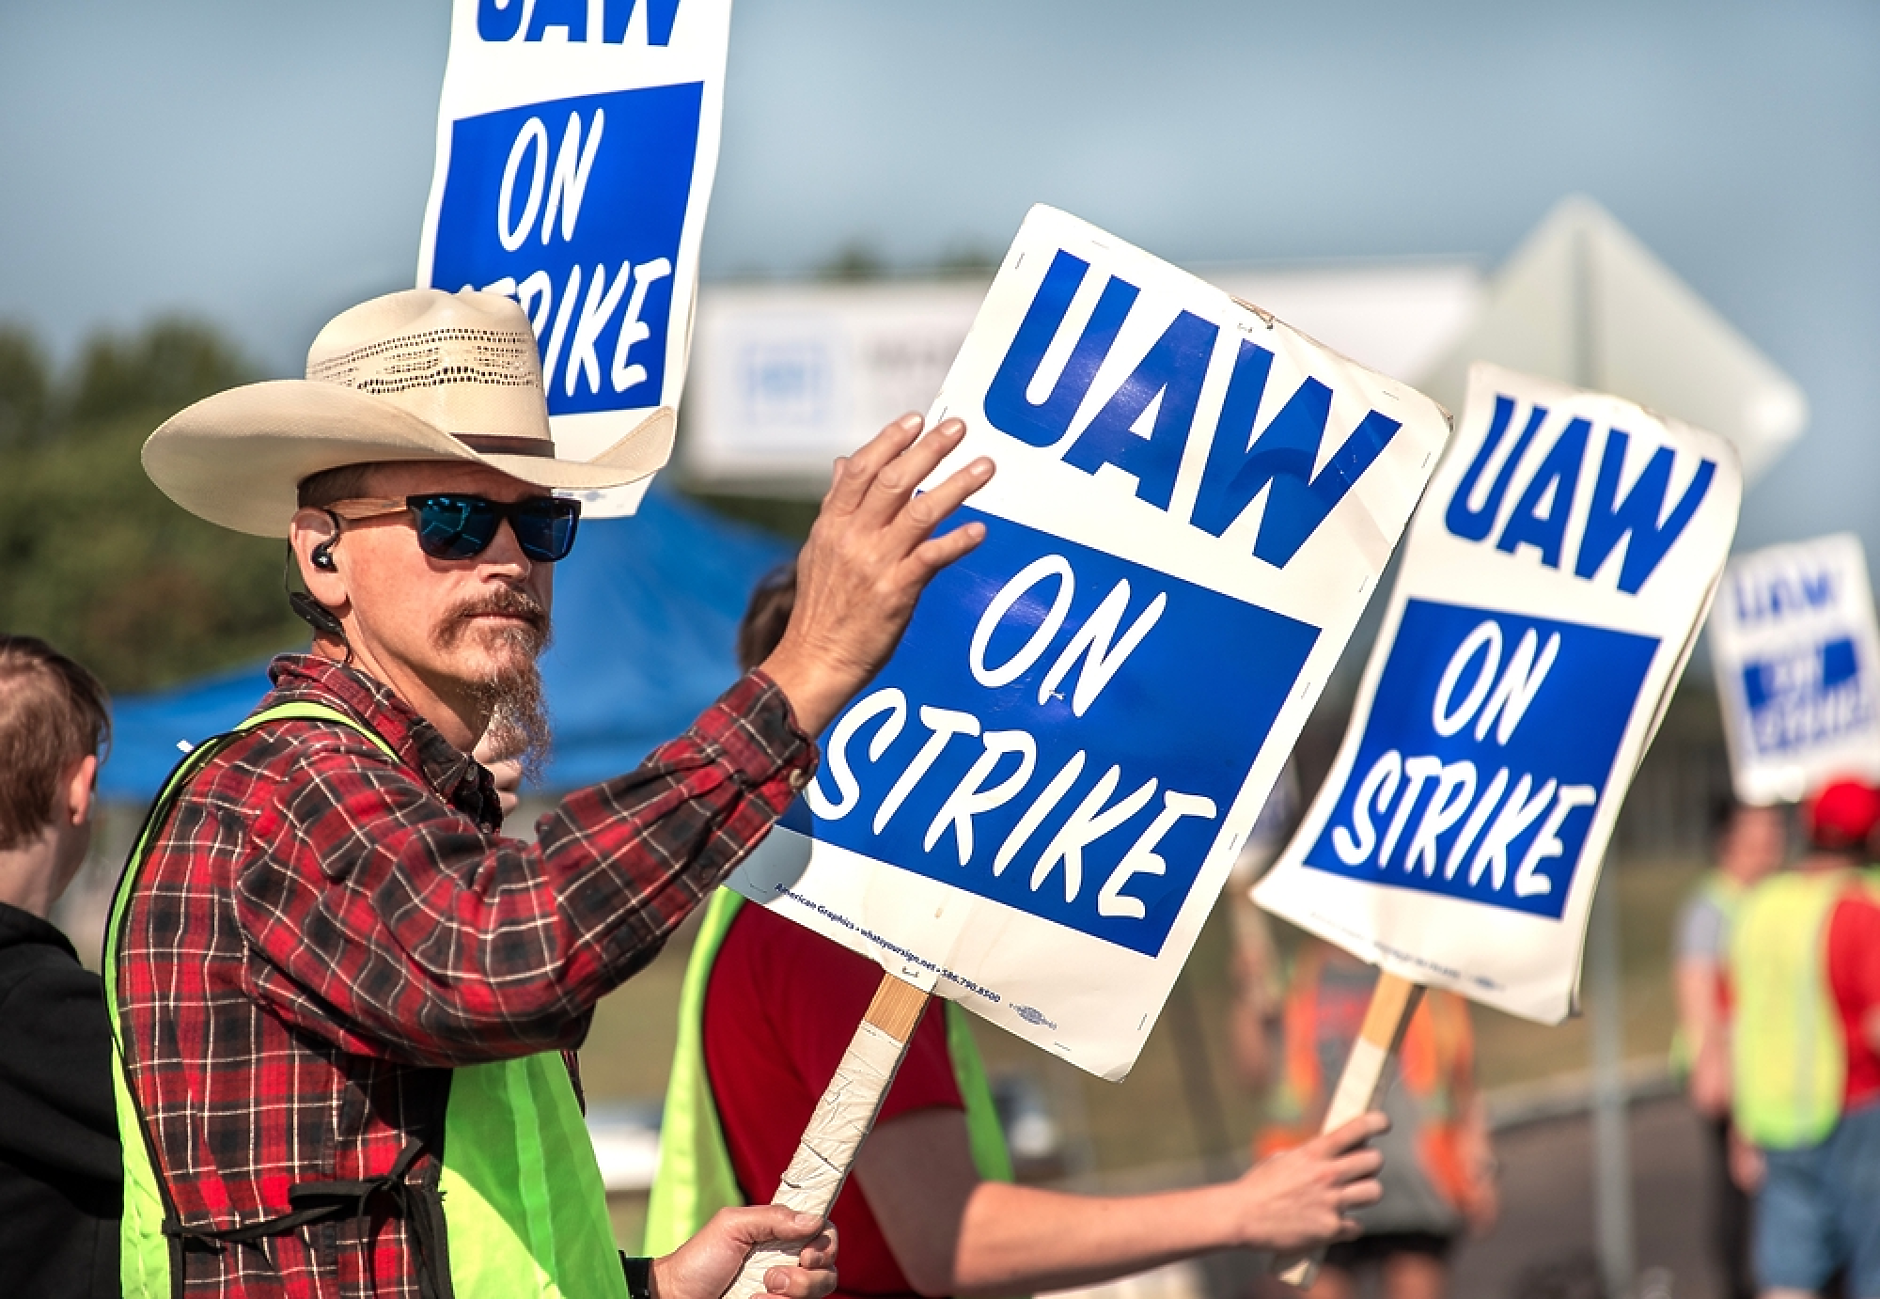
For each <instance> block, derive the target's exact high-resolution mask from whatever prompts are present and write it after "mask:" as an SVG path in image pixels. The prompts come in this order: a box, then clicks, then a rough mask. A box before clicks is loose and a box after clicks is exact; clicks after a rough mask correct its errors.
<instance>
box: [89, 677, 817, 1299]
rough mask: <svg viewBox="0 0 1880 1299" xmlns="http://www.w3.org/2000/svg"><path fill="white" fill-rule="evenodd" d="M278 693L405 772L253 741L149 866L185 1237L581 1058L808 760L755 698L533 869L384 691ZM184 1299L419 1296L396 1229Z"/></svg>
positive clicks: (389, 1158) (308, 1247)
mask: <svg viewBox="0 0 1880 1299" xmlns="http://www.w3.org/2000/svg"><path fill="white" fill-rule="evenodd" d="M272 673H273V678H274V684H275V689H274V692H273V693H272V694H270V695H269V696H268V698H267V699H266V700H265V701H263V706H264V707H266V706H271V705H274V704H278V703H285V702H288V701H314V702H319V703H323V704H328V705H331V706H334V707H337V708H339V709H341V710H342V711H344V712H346V713H348V714H350V715H351V716H353V717H356V718H358V719H359V720H360V721H361V722H363V723H365V724H366V725H367V726H368V727H370V728H371V729H372V730H373V731H375V732H376V733H377V734H379V735H380V736H382V737H384V739H385V740H386V742H387V743H388V744H390V746H391V747H392V749H393V751H394V752H396V753H397V754H398V757H399V761H398V762H396V763H394V762H392V761H391V760H390V759H388V758H387V757H386V755H385V754H384V752H383V751H381V750H380V749H378V748H377V747H376V746H374V745H373V744H372V742H371V741H370V740H369V739H367V738H366V737H365V736H363V735H360V734H359V733H357V732H356V731H353V730H351V729H350V728H346V727H342V726H340V725H338V724H337V723H331V722H322V721H283V722H275V723H270V724H268V725H266V726H263V727H260V728H258V729H257V730H255V731H254V732H252V733H250V734H248V735H246V736H243V737H242V738H239V739H237V740H235V741H233V742H231V743H230V744H229V745H228V747H227V748H225V749H223V750H222V752H221V753H219V754H217V755H216V756H215V757H214V758H212V759H211V760H210V761H209V762H208V764H207V765H206V766H205V767H204V768H203V770H202V771H201V772H200V773H198V775H197V776H196V778H195V779H194V781H193V782H192V783H191V785H190V787H189V788H188V790H187V791H186V792H185V793H184V795H183V796H182V798H181V799H180V801H179V802H178V803H177V805H176V808H175V810H174V812H173V813H172V815H171V817H170V819H169V823H168V825H167V826H166V827H165V828H164V830H163V832H162V835H161V837H160V838H159V840H158V841H157V843H156V845H155V846H154V847H153V849H152V851H151V854H150V856H149V859H148V860H147V861H146V862H145V864H144V868H143V872H142V875H141V877H140V878H139V881H138V884H137V889H136V895H135V897H134V898H133V900H132V902H131V906H130V910H129V913H128V917H127V921H126V926H125V931H124V934H123V938H122V942H121V950H120V955H119V1000H120V1013H121V1015H122V1020H123V1028H124V1033H125V1036H126V1052H127V1057H128V1063H129V1067H130V1070H131V1074H132V1077H133V1079H134V1083H135V1087H136V1090H137V1094H138V1097H139V1100H140V1102H141V1103H142V1105H143V1107H144V1112H145V1114H146V1116H147V1118H148V1120H149V1122H150V1124H151V1126H152V1127H153V1128H154V1132H155V1140H156V1147H157V1155H158V1160H159V1163H160V1166H161V1171H162V1175H163V1176H164V1177H165V1179H166V1180H167V1183H168V1186H169V1189H170V1193H171V1195H172V1196H173V1197H174V1200H175V1204H176V1208H177V1212H178V1214H179V1216H180V1217H181V1219H182V1221H183V1223H184V1224H185V1225H186V1226H188V1227H191V1228H213V1229H229V1228H233V1227H236V1226H239V1225H242V1224H247V1223H253V1222H257V1221H260V1220H264V1219H267V1218H271V1217H275V1216H277V1215H279V1214H282V1213H285V1212H286V1211H287V1210H288V1207H289V1206H288V1188H289V1187H291V1186H293V1185H294V1184H295V1183H297V1182H302V1181H328V1180H347V1179H365V1178H373V1177H377V1176H380V1175H382V1174H384V1173H385V1172H386V1171H387V1170H388V1169H389V1168H390V1167H391V1165H392V1163H393V1161H394V1160H395V1159H396V1158H397V1156H398V1154H399V1152H400V1151H401V1150H402V1149H403V1147H404V1146H405V1144H406V1142H407V1139H408V1138H409V1137H410V1136H411V1135H413V1134H414V1133H418V1132H423V1131H429V1130H435V1131H441V1130H442V1128H441V1117H442V1107H443V1105H444V1104H445V1100H446V1094H447V1085H448V1080H449V1074H448V1070H449V1069H450V1067H451V1066H453V1065H459V1064H471V1063H477V1062H482V1061H488V1060H498V1059H505V1058H510V1057H514V1056H521V1055H527V1054H530V1053H533V1052H539V1051H549V1050H555V1049H557V1048H563V1049H566V1048H572V1047H574V1046H576V1045H578V1044H579V1043H580V1042H581V1040H582V1039H583V1038H584V1037H585V1036H586V1034H587V1030H588V1021H589V1018H590V1016H591V1014H592V1011H593V1006H594V1003H595V1002H596V1001H598V1000H599V999H600V997H601V996H602V995H603V994H604V993H606V992H608V991H609V990H611V989H612V988H614V987H616V986H617V985H618V984H620V983H621V982H622V981H623V980H625V979H626V978H627V977H628V976H629V975H631V974H633V973H634V972H635V971H636V970H639V969H640V968H642V967H643V966H645V965H646V963H647V962H648V961H650V960H652V958H653V957H654V956H655V955H657V954H658V952H659V950H660V947H661V945H662V944H663V943H664V942H665V940H666V938H667V937H668V936H669V935H670V934H671V933H672V931H673V929H674V928H675V927H676V926H677V925H678V924H679V922H680V921H681V920H682V919H683V918H684V917H685V916H686V915H687V914H688V913H689V912H690V911H691V910H692V909H693V907H694V906H696V905H697V904H698V902H699V901H700V900H701V899H703V898H704V897H705V896H706V894H707V893H709V892H710V890H711V889H712V888H713V886H715V885H716V884H717V883H718V881H719V880H720V879H721V878H723V876H724V875H725V874H726V873H727V872H728V871H729V870H730V869H731V867H732V866H733V865H734V864H735V863H736V862H737V861H738V860H739V859H740V858H741V857H743V855H744V854H745V853H746V852H747V851H748V850H749V849H750V848H751V847H752V846H753V845H754V844H755V843H756V842H757V841H758V840H759V839H761V838H762V837H763V835H764V833H765V832H766V831H767V830H768V829H769V828H770V825H771V823H772V821H774V820H775V818H776V817H777V815H778V814H779V813H781V812H782V810H783V809H784V807H785V806H786V805H787V804H788V803H789V801H790V799H791V798H792V797H793V795H794V793H795V791H796V790H797V789H799V788H800V787H801V786H802V785H803V783H804V782H805V781H806V780H807V778H808V775H809V772H810V770H811V769H812V766H813V763H814V761H815V749H814V746H813V744H812V743H811V742H810V741H809V739H808V738H807V737H806V736H804V735H803V734H802V733H801V732H800V731H799V730H798V729H797V728H796V725H795V723H794V721H793V719H792V717H791V714H790V711H789V706H788V704H787V703H786V702H785V700H784V698H783V695H782V693H781V692H780V691H779V690H777V688H776V687H775V686H774V685H771V684H770V683H769V682H767V681H766V680H765V679H764V678H763V677H762V676H760V675H755V674H753V675H751V676H747V677H745V678H744V679H743V680H741V681H740V682H738V684H737V685H735V686H733V687H732V688H731V690H730V691H728V692H727V693H726V694H725V695H724V697H723V698H721V699H720V700H719V701H718V702H717V703H715V704H714V705H712V707H711V708H709V709H707V710H706V711H705V713H704V714H703V715H702V716H701V717H700V718H699V719H698V721H697V722H696V723H695V724H694V725H693V727H692V729H691V730H690V731H688V732H687V733H686V734H685V735H683V736H682V737H680V738H679V739H677V740H674V741H672V742H671V743H670V744H667V745H665V746H663V747H661V748H660V749H658V750H656V751H655V752H654V753H653V754H652V756H651V757H649V758H648V759H647V760H646V762H645V763H644V764H642V765H641V767H640V768H639V769H638V770H637V771H635V772H633V773H631V774H630V775H625V776H620V777H618V778H616V779H614V780H611V781H608V782H606V783H605V784H601V785H596V786H594V787H593V788H590V789H585V790H581V791H580V792H578V793H575V794H572V795H570V796H569V797H568V798H567V799H565V800H564V801H563V802H562V803H561V804H560V806H558V807H557V808H556V809H555V810H554V811H553V812H551V813H549V814H548V815H546V816H544V817H543V818H542V819H541V820H540V821H539V822H537V824H536V832H537V836H538V838H537V841H536V843H535V844H533V845H531V844H524V843H520V842H518V841H516V840H514V839H505V838H502V837H501V836H500V835H499V834H498V832H497V831H498V824H499V820H500V813H499V811H498V808H497V802H496V797H495V791H494V788H493V786H492V785H491V783H490V779H489V775H488V773H487V772H485V771H484V770H483V769H482V768H481V767H479V766H478V765H477V764H476V763H475V762H473V761H472V760H471V759H470V758H468V757H467V756H465V755H464V754H462V753H460V752H458V751H457V750H456V749H455V748H453V747H452V746H451V745H450V744H449V743H448V742H447V741H446V740H445V739H444V738H443V736H442V735H440V734H439V733H438V732H437V730H436V729H435V728H433V727H432V726H431V725H430V724H429V723H427V722H426V721H424V720H423V719H422V718H421V717H419V716H418V715H417V714H416V713H414V712H413V711H412V710H411V709H410V708H408V707H406V706H405V705H404V704H403V703H402V702H401V701H399V700H398V699H397V698H396V697H395V696H393V695H392V693H391V692H390V691H389V690H387V689H385V688H384V687H383V686H381V685H379V684H378V683H377V682H375V681H373V680H371V679H369V678H367V677H365V676H363V675H361V674H359V673H357V672H354V671H352V670H350V669H347V668H344V667H341V666H339V665H338V664H336V663H333V662H330V661H328V660H324V659H318V658H311V657H304V656H298V655H288V656H283V657H282V658H279V659H277V660H276V661H275V663H274V667H273V669H272ZM428 1158H429V1156H428V1155H427V1156H426V1159H427V1160H428ZM427 1171H429V1170H428V1169H425V1168H424V1166H423V1165H422V1164H421V1165H420V1167H419V1170H418V1171H417V1172H414V1173H413V1175H412V1176H413V1180H417V1178H418V1177H419V1176H420V1175H421V1174H422V1173H424V1172H427ZM375 1203H376V1201H375ZM184 1275H185V1278H186V1283H187V1284H186V1287H185V1288H186V1291H187V1293H188V1294H190V1295H192V1296H206V1295H217V1296H225V1295H226V1296H233V1295H244V1296H271V1295H282V1296H285V1295H294V1296H311V1295H320V1296H366V1295H373V1296H380V1295H416V1294H417V1278H416V1274H415V1258H414V1248H413V1242H412V1240H411V1238H410V1235H409V1233H408V1230H407V1228H406V1226H405V1224H404V1223H403V1222H402V1221H401V1220H398V1219H396V1218H394V1217H393V1216H391V1215H390V1214H389V1211H384V1212H375V1214H374V1216H373V1217H372V1218H371V1219H369V1220H364V1221H362V1220H357V1219H355V1220H350V1221H345V1222H338V1223H327V1224H322V1225H318V1226H314V1227H309V1228H303V1229H301V1230H299V1231H295V1232H292V1233H290V1234H287V1235H283V1236H278V1237H273V1238H271V1239H269V1240H267V1241H266V1242H264V1243H262V1244H253V1245H249V1244H242V1245H227V1246H224V1247H223V1248H222V1249H221V1250H220V1251H219V1252H214V1251H210V1250H206V1249H191V1250H189V1251H188V1252H187V1253H186V1254H185V1267H184Z"/></svg>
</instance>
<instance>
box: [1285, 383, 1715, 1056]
mask: <svg viewBox="0 0 1880 1299" xmlns="http://www.w3.org/2000/svg"><path fill="white" fill-rule="evenodd" d="M1741 495H1742V483H1741V477H1740V475H1739V472H1738V467H1737V460H1736V455H1735V452H1734V451H1732V450H1731V448H1730V446H1729V444H1728V443H1726V442H1724V441H1723V440H1722V439H1721V438H1718V437H1715V436H1713V435H1711V434H1709V433H1705V432H1703V431H1701V430H1698V429H1694V428H1691V427H1689V426H1687V425H1683V424H1679V423H1677V422H1676V421H1673V420H1669V419H1662V418H1660V417H1657V416H1654V415H1652V414H1650V413H1648V412H1646V411H1645V410H1643V409H1641V408H1639V407H1637V406H1635V405H1632V404H1631V403H1629V402H1625V401H1621V400H1619V399H1618V398H1614V397H1609V396H1604V395H1601V394H1597V393H1588V392H1583V391H1579V390H1576V389H1573V388H1569V387H1566V386H1564V385H1561V384H1557V383H1553V382H1550V381H1546V380H1541V379H1534V378H1530V377H1528V376H1524V375H1518V374H1515V373H1513V372H1511V371H1506V370H1500V369H1497V368H1495V367H1493V366H1488V365H1477V366H1476V367H1474V369H1473V370H1472V371H1471V374H1470V378H1469V395H1468V405H1467V407H1466V409H1465V411H1464V414H1463V419H1462V424H1461V426H1460V427H1459V429H1458V430H1457V433H1456V437H1455V440H1454V441H1453V443H1452V444H1451V446H1450V449H1449V452H1448V454H1447V456H1446V457H1445V458H1444V460H1443V463H1442V466H1441V467H1440V468H1439V469H1438V470H1437V472H1436V476H1435V478H1434V479H1433V480H1432V482H1431V484H1430V490H1429V493H1428V494H1427V495H1426V496H1425V498H1424V501H1423V504H1422V506H1421V508H1420V509H1419V510H1418V512H1417V516H1416V519H1415V520H1414V521H1413V522H1412V523H1411V525H1410V533H1409V540H1408V542H1407V544H1406V546H1405V551H1404V558H1403V565H1402V569H1401V573H1400V576H1399V577H1398V580H1397V584H1396V587H1395V589H1394V590H1393V591H1392V592H1391V598H1390V605H1389V608H1388V610H1387V612H1386V614H1385V618H1384V625H1383V628H1382V630H1381V631H1380V633H1379V636H1378V641H1377V645H1376V647H1375V649H1374V650H1373V652H1372V655H1371V659H1370V662H1369V663H1368V664H1367V666H1366V668H1365V675H1364V679H1363V683H1362V685H1361V686H1360V689H1359V694H1358V699H1357V704H1356V707H1355V709H1354V712H1353V716H1352V720H1351V724H1350V728H1349V729H1348V730H1347V732H1346V735H1345V740H1344V743H1343V745H1342V747H1341V748H1340V750H1339V753H1338V759H1337V761H1336V763H1335V764H1334V766H1333V768H1332V772H1331V775H1330V776H1329V777H1328V778H1327V779H1326V782H1325V784H1324V786H1323V787H1322V788H1321V790H1320V792H1319V795H1318V797H1317V799H1316V800H1315V801H1314V802H1313V804H1312V807H1311V809H1310V811H1309V812H1308V813H1307V815H1306V818H1305V821H1304V822H1303V823H1302V825H1301V826H1300V828H1299V831H1298V832H1297V833H1296V834H1295V835H1294V837H1293V840H1292V842H1291V844H1289V845H1288V846H1287V848H1286V850H1285V852H1284V853H1283V854H1282V855H1281V857H1280V860H1279V863H1278V864H1277V865H1276V866H1275V867H1274V869H1273V871H1272V873H1271V874H1270V875H1268V876H1267V877H1266V879H1264V880H1263V881H1261V883H1260V884H1259V885H1258V886H1257V887H1256V888H1255V890H1254V898H1255V900H1256V901H1258V902H1259V903H1260V905H1262V906H1264V907H1266V908H1267V909H1268V910H1270V911H1272V912H1274V913H1275V914H1278V915H1280V916H1283V917H1285V918H1286V919H1288V920H1290V921H1292V922H1293V923H1295V924H1298V925H1300V926H1302V927H1304V928H1306V929H1308V930H1311V931H1312V932H1314V933H1316V934H1318V935H1319V936H1321V937H1323V938H1325V939H1326V940H1328V941H1330V942H1334V943H1337V944H1338V945H1340V946H1341V947H1344V948H1346V949H1348V950H1350V951H1352V952H1353V953H1355V954H1357V955H1358V956H1360V957H1362V958H1363V959H1365V960H1367V961H1370V962H1372V963H1374V964H1377V965H1379V966H1381V967H1382V968H1383V969H1384V970H1386V971H1387V972H1390V973H1392V974H1396V975H1400V976H1402V977H1404V978H1407V979H1409V980H1411V981H1413V982H1415V983H1419V984H1423V985H1425V986H1431V987H1442V988H1448V989H1450V990H1452V991H1455V992H1459V993H1462V994H1464V995H1466V996H1469V997H1472V998H1474V999H1476V1000H1478V1001H1482V1002H1485V1003H1487V1004H1489V1005H1492V1006H1496V1007H1498V1008H1500V1009H1502V1010H1506V1011H1509V1012H1511V1013H1514V1014H1517V1015H1523V1016H1526V1017H1528V1018H1531V1019H1537V1020H1541V1021H1543V1022H1547V1023H1556V1022H1558V1021H1559V1020H1561V1019H1563V1018H1565V1017H1566V1015H1567V1014H1568V1013H1569V1012H1570V1009H1571V1007H1572V1006H1573V1005H1574V1003H1575V999H1576V996H1577V989H1578V985H1579V967H1580V954H1581V948H1582V943H1583V940H1584V937H1585V932H1586V920H1587V915H1588V911H1589V908H1590V907H1591V905H1592V897H1593V889H1594V886H1595V884H1596V882H1597V879H1598V874H1599V868H1600V862H1601V859H1602V857H1603V855H1604V852H1605V847H1606V844H1607V841H1608V840H1609V839H1610V837H1611V834H1612V827H1613V823H1614V821H1615V819H1616V818H1617V816H1618V814H1619V806H1620V804H1621V802H1622V801H1623V799H1624V797H1625V790H1626V787H1627V786H1628V785H1629V783H1630V782H1631V779H1632V776H1633V774H1634V772H1635V771H1636V770H1637V768H1638V764H1639V761H1640V759H1641V758H1642V757H1643V756H1644V753H1645V748H1646V746H1647V745H1648V744H1649V743H1650V742H1651V737H1652V735H1653V734H1654V733H1655V732H1656V730H1657V727H1658V722H1659V719H1660V717H1661V716H1662V713H1663V707H1664V704H1665V701H1666V700H1667V699H1668V698H1669V696H1670V691H1671V689H1672V687H1673V686H1675V685H1676V683H1677V679H1678V676H1679V675H1680V674H1681V673H1682V671H1683V669H1684V664H1685V661H1686V660H1687V659H1688V657H1689V655H1690V652H1691V648H1692V646H1693V645H1694V643H1695V640H1696V635H1697V628H1698V625H1699V623H1700V622H1701V621H1702V619H1703V617H1704V612H1705V610H1706V609H1707V608H1708V607H1709V604H1710V600H1711V595H1712V593H1713V591H1714V590H1715V588H1716V585H1717V580H1718V576H1719V574H1720V572H1721V571H1722V568H1723V563H1724V559H1725V556H1726V555H1727V554H1728V552H1729V547H1730V539H1731V537H1732V535H1733V534H1734V532H1735V529H1736V516H1737V506H1738V503H1739V500H1740V498H1741Z"/></svg>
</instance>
